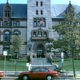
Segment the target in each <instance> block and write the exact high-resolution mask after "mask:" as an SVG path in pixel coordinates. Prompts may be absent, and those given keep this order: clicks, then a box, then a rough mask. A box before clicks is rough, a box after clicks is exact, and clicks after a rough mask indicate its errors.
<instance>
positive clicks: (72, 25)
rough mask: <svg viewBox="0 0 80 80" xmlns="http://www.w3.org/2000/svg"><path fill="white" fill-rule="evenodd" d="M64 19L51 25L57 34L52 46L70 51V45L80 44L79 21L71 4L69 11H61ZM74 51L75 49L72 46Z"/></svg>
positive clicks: (77, 45)
mask: <svg viewBox="0 0 80 80" xmlns="http://www.w3.org/2000/svg"><path fill="white" fill-rule="evenodd" d="M63 16H64V19H63V21H62V22H60V24H56V25H54V26H53V29H54V30H55V31H57V33H58V34H59V38H58V40H57V41H53V43H54V44H53V45H54V48H60V50H62V51H67V52H72V47H73V46H76V47H78V48H79V46H80V38H79V34H80V31H79V29H80V25H78V23H79V22H80V20H79V18H78V17H77V16H76V13H75V9H74V7H73V6H72V7H71V9H70V11H65V12H64V13H63ZM74 49H75V50H74V51H77V49H76V48H74Z"/></svg>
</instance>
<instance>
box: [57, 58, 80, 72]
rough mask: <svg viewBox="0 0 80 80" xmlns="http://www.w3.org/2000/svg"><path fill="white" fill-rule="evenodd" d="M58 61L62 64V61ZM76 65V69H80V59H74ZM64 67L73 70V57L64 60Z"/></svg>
mask: <svg viewBox="0 0 80 80" xmlns="http://www.w3.org/2000/svg"><path fill="white" fill-rule="evenodd" d="M56 63H57V64H59V65H60V66H62V64H61V61H59V62H56ZM74 66H75V70H76V71H80V60H74ZM63 69H64V70H67V71H73V65H72V59H68V60H64V63H63Z"/></svg>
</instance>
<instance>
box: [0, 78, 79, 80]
mask: <svg viewBox="0 0 80 80" xmlns="http://www.w3.org/2000/svg"><path fill="white" fill-rule="evenodd" d="M1 80H17V78H6V79H4V78H2V79H1ZM54 80H80V78H76V79H73V78H63V79H62V78H57V79H54Z"/></svg>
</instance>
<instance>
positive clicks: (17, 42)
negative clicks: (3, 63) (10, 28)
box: [11, 35, 24, 58]
mask: <svg viewBox="0 0 80 80" xmlns="http://www.w3.org/2000/svg"><path fill="white" fill-rule="evenodd" d="M23 44H24V40H23V38H22V36H21V35H13V36H12V42H11V49H12V52H13V53H16V57H17V58H18V57H19V56H18V55H19V54H20V51H21V50H22V49H23Z"/></svg>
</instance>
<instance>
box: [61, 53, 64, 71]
mask: <svg viewBox="0 0 80 80" xmlns="http://www.w3.org/2000/svg"><path fill="white" fill-rule="evenodd" d="M61 63H62V72H63V63H64V53H63V52H61Z"/></svg>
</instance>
